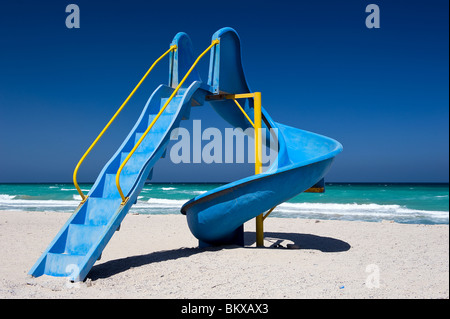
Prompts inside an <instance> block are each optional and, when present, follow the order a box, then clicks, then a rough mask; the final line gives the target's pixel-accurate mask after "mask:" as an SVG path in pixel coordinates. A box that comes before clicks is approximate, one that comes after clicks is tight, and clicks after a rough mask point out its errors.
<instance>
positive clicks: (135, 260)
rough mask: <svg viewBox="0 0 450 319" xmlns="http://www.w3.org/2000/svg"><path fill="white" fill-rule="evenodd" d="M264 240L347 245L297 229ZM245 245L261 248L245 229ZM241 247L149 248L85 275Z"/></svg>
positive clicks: (328, 247)
mask: <svg viewBox="0 0 450 319" xmlns="http://www.w3.org/2000/svg"><path fill="white" fill-rule="evenodd" d="M264 236H265V240H266V241H268V242H271V243H272V245H270V246H269V247H265V248H267V249H274V248H285V246H283V245H284V242H285V241H289V242H292V243H293V244H294V245H296V246H297V247H299V248H298V249H294V250H292V252H293V253H294V252H295V251H296V250H297V251H298V250H303V249H314V250H320V251H321V252H324V253H332V252H345V251H347V250H349V249H350V247H351V246H350V244H348V243H346V242H344V241H342V240H339V239H335V238H330V237H321V236H316V235H310V234H297V233H273V232H265V233H264ZM244 243H245V246H246V247H245V248H250V249H261V248H255V247H248V246H251V245H253V244H254V243H255V232H245V233H244ZM236 248H242V247H239V246H236V245H231V246H220V247H208V248H179V249H173V250H164V251H157V252H152V253H149V254H145V255H139V256H131V257H126V258H121V259H115V260H110V261H107V262H105V263H103V264H99V265H95V266H94V267H93V268H92V270H91V271H90V272H89V274H88V276H87V277H88V278H90V279H91V280H97V279H102V278H108V277H111V276H113V275H116V274H119V273H121V272H124V271H127V270H128V269H131V268H135V267H140V266H144V265H148V264H152V263H157V262H161V261H167V260H176V259H178V258H186V257H190V256H192V255H195V254H199V253H203V252H205V251H219V250H222V249H236Z"/></svg>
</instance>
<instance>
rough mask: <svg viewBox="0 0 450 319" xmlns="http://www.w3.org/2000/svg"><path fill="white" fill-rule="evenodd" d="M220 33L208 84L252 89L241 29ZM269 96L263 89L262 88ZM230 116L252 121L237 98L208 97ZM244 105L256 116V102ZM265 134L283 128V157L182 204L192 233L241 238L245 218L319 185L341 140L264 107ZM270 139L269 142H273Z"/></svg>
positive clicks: (211, 238) (213, 241)
mask: <svg viewBox="0 0 450 319" xmlns="http://www.w3.org/2000/svg"><path fill="white" fill-rule="evenodd" d="M217 38H218V39H220V44H219V45H218V46H216V48H215V50H214V52H213V55H212V56H211V58H210V69H209V78H208V84H209V85H210V86H211V87H212V91H213V92H214V93H216V94H219V93H228V94H239V93H251V92H252V91H251V90H250V88H249V86H248V84H247V81H246V78H245V73H244V69H243V66H242V59H241V47H240V39H239V36H238V34H237V33H236V31H234V30H233V29H231V28H223V29H221V30H219V31H217V32H216V33H215V34H214V35H213V36H212V39H217ZM263 101H264V93H263ZM209 103H210V104H211V105H212V107H213V108H214V109H215V110H216V111H217V113H219V114H220V115H221V116H222V117H223V118H224V119H225V120H226V121H227V122H229V123H230V124H231V125H233V126H234V127H241V128H243V129H244V130H245V129H246V128H247V127H248V126H249V123H248V121H247V120H246V119H245V117H244V115H243V114H242V113H241V112H240V111H239V109H238V108H237V107H236V106H235V105H234V102H233V101H232V100H221V101H215V100H209ZM244 109H245V111H246V113H247V114H249V116H250V118H252V117H253V102H252V100H247V101H246V103H245V106H244ZM262 119H263V124H262V127H263V128H265V129H266V132H267V135H266V139H267V140H269V139H270V138H273V137H272V136H271V135H270V134H269V130H268V129H269V128H274V129H278V143H279V149H278V159H277V161H276V162H275V163H274V164H273V165H272V166H271V167H270V168H269V169H268V170H267V171H266V172H265V173H263V174H259V175H254V176H250V177H247V178H244V179H241V180H238V181H235V182H233V183H229V184H227V185H224V186H222V187H219V188H216V189H214V190H211V191H209V192H207V193H204V194H202V195H199V196H197V197H195V198H193V199H192V200H190V201H189V202H187V203H186V204H184V205H183V207H182V208H181V212H182V213H183V214H186V217H187V222H188V225H189V228H190V230H191V232H192V234H193V235H194V236H195V237H196V238H198V239H199V241H200V244H201V245H222V244H230V243H236V238H237V237H239V236H237V234H236V231H242V224H243V223H245V222H246V221H248V220H250V219H252V218H254V217H256V216H258V215H260V214H261V213H264V212H265V211H267V210H269V209H270V208H272V207H274V206H276V205H278V204H280V203H283V202H285V201H287V200H289V199H290V198H292V197H294V196H296V195H298V194H299V193H301V192H303V191H305V190H307V189H308V188H310V187H311V186H313V185H315V184H316V183H317V182H319V181H320V180H321V179H323V177H324V175H325V174H326V173H327V171H328V169H329V168H330V165H331V163H332V162H333V159H334V157H335V156H336V155H337V154H338V153H340V152H341V151H342V145H341V144H340V143H338V142H337V141H335V140H333V139H330V138H328V137H325V136H321V135H318V134H314V133H311V132H307V131H304V130H300V129H296V128H293V127H289V126H286V125H282V124H279V123H275V122H274V121H273V120H272V119H271V117H270V116H269V114H268V113H267V111H266V110H265V109H264V108H262ZM266 145H269V144H268V142H267V144H266Z"/></svg>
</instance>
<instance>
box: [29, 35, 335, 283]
mask: <svg viewBox="0 0 450 319" xmlns="http://www.w3.org/2000/svg"><path fill="white" fill-rule="evenodd" d="M216 38H219V39H220V44H219V45H216V46H215V47H214V48H213V49H212V51H211V55H210V68H209V75H208V82H207V83H204V82H202V81H201V79H200V75H199V74H198V72H197V70H194V72H193V73H191V75H190V76H189V78H188V79H187V80H186V82H185V84H184V85H183V86H182V88H181V89H180V91H179V92H178V94H177V96H176V97H175V98H174V99H173V100H172V101H171V102H170V104H169V105H168V106H167V108H166V110H165V111H164V113H163V114H162V115H161V117H160V119H159V120H158V121H157V122H156V124H155V126H154V127H153V128H152V130H151V131H150V133H149V134H148V135H147V137H146V138H145V139H144V141H143V143H142V144H141V145H140V146H139V148H138V149H137V151H136V152H135V153H134V154H133V156H132V158H131V159H130V160H129V162H128V163H127V165H126V166H125V168H124V170H123V171H122V174H121V176H120V183H121V186H122V189H123V191H124V194H125V195H126V196H127V197H129V198H130V199H129V200H128V202H127V203H126V204H125V205H124V206H121V198H120V195H119V192H118V190H117V187H116V184H115V177H116V172H117V170H118V168H119V166H120V164H121V163H122V162H123V160H124V159H125V158H126V156H127V155H128V154H129V152H130V151H131V150H132V148H133V147H134V145H135V143H136V142H137V141H138V140H139V139H140V137H141V136H142V133H143V132H144V131H145V130H146V128H147V127H148V125H149V124H150V123H151V122H152V120H153V119H154V118H155V115H156V114H157V113H158V112H159V110H160V109H161V107H162V106H163V105H164V103H165V102H166V101H167V98H168V97H169V96H170V95H171V93H172V92H173V90H174V89H173V88H174V87H175V86H176V85H177V84H178V83H179V82H180V81H181V79H182V77H183V76H184V74H186V72H187V70H188V69H189V68H190V66H191V65H192V63H193V62H194V56H193V50H192V44H191V40H190V39H189V37H188V36H187V35H186V34H185V33H182V32H181V33H178V34H177V35H176V36H175V38H174V40H173V42H172V44H176V45H177V50H176V51H175V53H173V52H172V53H171V54H170V62H169V66H170V69H169V86H166V85H160V86H159V87H158V88H157V89H156V90H155V92H153V94H152V95H151V96H150V98H149V100H148V102H147V104H146V105H145V107H144V109H143V111H142V113H141V116H140V117H139V119H138V121H137V122H136V124H135V126H134V127H133V128H132V130H131V131H130V133H129V135H128V136H127V137H126V139H125V140H124V142H123V143H122V145H121V146H120V147H119V149H118V150H117V152H116V153H115V154H114V155H113V156H112V158H111V159H110V160H109V161H108V163H106V165H105V166H104V168H103V169H102V171H101V172H100V174H99V176H98V178H97V179H96V181H95V183H94V185H93V187H92V189H91V190H90V192H89V193H88V199H87V201H86V202H85V203H84V204H82V205H80V207H78V208H77V210H76V211H75V213H74V214H73V215H72V216H71V217H70V218H69V220H68V221H67V222H66V224H65V225H64V226H63V227H62V229H61V230H60V232H59V233H58V234H57V236H56V237H55V238H54V239H53V241H52V242H51V243H50V244H49V246H48V247H47V249H46V250H45V251H44V253H43V254H42V256H41V257H40V258H39V259H38V261H37V262H36V263H35V265H34V266H33V268H32V269H31V270H30V272H29V274H31V275H32V276H35V277H37V276H41V275H43V274H46V275H51V276H65V277H69V279H71V280H73V281H79V280H83V279H84V278H85V277H86V276H87V274H88V272H89V271H90V269H91V268H92V266H93V265H94V263H95V261H96V260H97V259H98V258H99V257H100V255H101V253H102V251H103V249H104V248H105V246H106V245H107V243H108V242H109V240H110V239H111V237H112V235H113V234H114V232H115V231H116V230H117V229H118V227H119V226H120V223H121V222H122V220H123V218H124V217H125V215H126V214H127V213H128V211H129V209H130V207H131V206H132V205H133V203H135V202H136V199H137V197H138V195H139V193H140V191H141V190H142V187H143V185H144V183H145V181H146V179H147V178H148V177H150V178H151V173H152V168H153V166H154V165H155V163H156V162H157V161H158V160H159V158H161V157H162V156H164V154H165V151H166V147H167V144H168V142H169V139H170V132H171V130H172V129H173V128H176V127H178V126H179V124H180V121H181V120H182V119H188V118H189V114H190V107H191V105H202V104H204V103H205V97H206V96H207V95H214V94H219V93H236V94H238V93H248V92H252V91H251V90H250V88H249V87H248V85H247V82H246V78H245V74H244V70H243V67H242V62H241V51H240V40H239V36H238V35H237V33H236V32H235V31H234V30H233V29H231V28H223V29H221V30H219V31H217V32H216V33H215V34H214V35H213V39H216ZM263 96H264V95H263ZM209 103H210V104H211V105H212V107H213V108H214V109H215V110H216V111H217V112H218V113H219V114H220V115H221V116H222V117H223V118H224V119H225V120H226V121H228V122H229V123H230V124H231V125H233V126H234V127H240V128H242V129H244V130H245V129H246V128H247V127H249V125H250V124H249V122H248V121H247V120H246V118H245V117H244V115H243V114H242V113H241V112H240V111H239V109H238V108H237V107H236V105H235V104H234V102H233V101H232V100H220V101H213V100H209ZM242 105H243V107H244V109H245V111H246V113H247V114H248V115H249V116H250V118H252V117H253V101H252V100H251V99H249V100H246V101H245V103H244V102H243V103H242ZM262 120H263V124H262V126H263V128H266V129H269V128H276V129H278V136H277V137H276V136H274V135H272V134H270V131H269V130H267V134H266V135H265V138H266V140H267V144H266V145H269V143H270V140H271V139H274V138H277V140H278V158H277V160H276V161H275V163H274V164H273V165H272V166H271V167H270V168H269V170H267V171H266V172H265V173H263V174H259V175H254V176H249V177H247V178H244V179H241V180H239V181H235V182H233V183H230V184H227V185H224V186H222V187H219V188H216V189H214V190H212V191H209V192H207V193H205V194H202V195H200V196H197V197H195V198H193V199H192V200H190V201H189V202H187V203H186V204H185V205H183V207H182V208H181V211H182V213H184V214H186V217H187V222H188V225H189V228H190V230H191V231H192V233H193V235H194V236H195V237H197V238H198V239H199V240H200V243H201V244H202V245H220V244H227V243H237V242H238V243H241V242H242V238H243V237H242V233H243V226H242V225H243V223H245V222H246V221H248V220H250V219H252V218H254V217H256V216H257V215H259V214H261V213H263V212H265V211H267V210H268V209H270V208H272V207H274V206H276V205H278V204H279V203H282V202H284V201H286V200H289V199H290V198H292V197H294V196H296V195H297V194H299V193H301V192H303V191H305V190H306V189H308V188H309V187H311V186H312V185H314V184H316V183H317V182H318V181H320V180H321V179H323V177H324V175H325V174H326V172H327V171H328V169H329V167H330V165H331V163H332V161H333V159H334V157H335V156H336V155H337V154H338V153H339V152H341V151H342V146H341V145H340V144H339V143H338V142H336V141H334V140H332V139H330V138H327V137H324V136H321V135H318V134H314V133H311V132H307V131H303V130H299V129H296V128H292V127H289V126H285V125H282V124H279V123H276V122H274V121H273V120H272V119H271V117H270V116H269V114H268V113H267V112H266V110H265V109H264V108H262Z"/></svg>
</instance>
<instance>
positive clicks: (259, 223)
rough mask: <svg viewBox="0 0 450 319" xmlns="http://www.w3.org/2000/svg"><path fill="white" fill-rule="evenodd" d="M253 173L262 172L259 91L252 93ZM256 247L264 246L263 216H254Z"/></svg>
mask: <svg viewBox="0 0 450 319" xmlns="http://www.w3.org/2000/svg"><path fill="white" fill-rule="evenodd" d="M253 105H254V107H253V113H254V123H255V175H257V174H260V173H262V149H261V144H262V138H261V92H255V93H254V99H253ZM256 247H264V216H263V214H261V215H258V216H256Z"/></svg>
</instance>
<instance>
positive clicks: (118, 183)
mask: <svg viewBox="0 0 450 319" xmlns="http://www.w3.org/2000/svg"><path fill="white" fill-rule="evenodd" d="M216 44H219V39H216V40H213V41H212V42H211V45H210V46H209V47H208V48H207V49H206V50H205V51H203V53H202V54H200V55H199V56H198V58H197V60H195V62H194V64H192V66H191V68H190V69H189V71H187V73H186V75H185V76H184V77H183V79H182V80H181V81H180V83H179V84H178V85H177V87H176V88H175V90H174V91H173V92H172V94H171V95H170V97H169V98H168V100H167V101H166V103H164V106H163V107H162V108H161V110H160V111H159V113H158V114H157V115H156V117H155V118H154V119H153V121H152V122H151V123H150V125H149V126H148V128H147V129H146V130H145V132H144V133H143V134H142V136H141V138H140V139H139V141H137V143H136V145H135V146H134V147H133V149H132V150H131V151H130V153H129V154H128V156H127V157H126V158H125V160H124V161H123V163H122V165H120V167H119V169H118V170H117V173H116V186H117V189H118V191H119V194H120V197H122V205H124V204H125V203H126V202H127V201H128V197H125V195H124V194H123V191H122V188H121V187H120V173H121V172H122V170H123V168H124V167H125V165H126V164H127V162H128V160H129V159H130V158H131V156H133V154H134V152H135V151H136V149H137V148H138V147H139V145H141V143H142V141H143V140H144V138H145V137H146V136H147V134H148V132H150V130H151V129H152V127H153V125H154V124H155V123H156V121H157V120H158V119H159V117H160V116H161V114H162V113H163V112H164V110H165V109H166V107H167V105H169V103H170V101H172V99H173V97H174V96H175V95H176V94H177V92H178V90H179V89H180V88H181V86H182V85H183V83H184V82H185V81H186V79H187V78H188V76H189V75H190V74H191V72H192V70H194V68H195V66H196V65H197V63H198V62H199V61H200V59H201V58H202V57H203V56H204V55H205V54H206V53H208V51H209V50H211V49H212V47H213V46H215V45H216Z"/></svg>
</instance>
